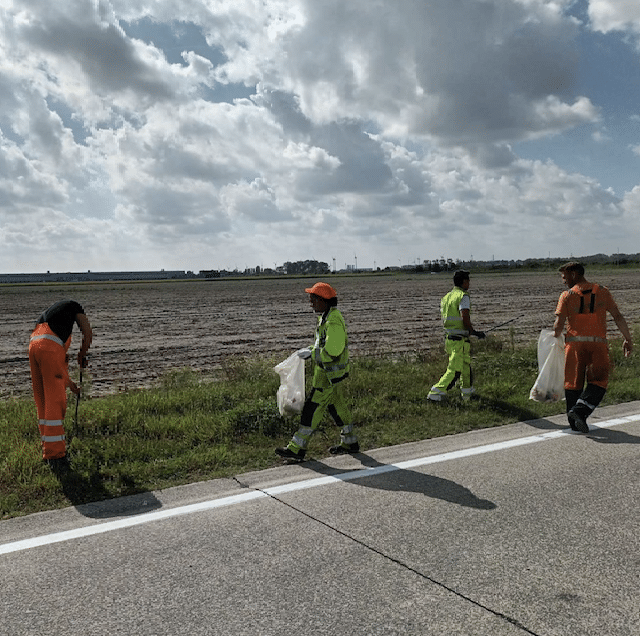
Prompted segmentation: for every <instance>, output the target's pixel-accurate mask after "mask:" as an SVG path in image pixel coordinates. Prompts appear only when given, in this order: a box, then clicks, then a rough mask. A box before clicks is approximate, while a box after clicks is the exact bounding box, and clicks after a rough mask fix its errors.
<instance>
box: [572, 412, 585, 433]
mask: <svg viewBox="0 0 640 636" xmlns="http://www.w3.org/2000/svg"><path fill="white" fill-rule="evenodd" d="M567 419H568V420H569V426H571V428H572V429H573V430H574V431H579V432H580V433H588V432H589V426H588V425H587V420H586V419H585V418H584V417H582V415H580V413H577V412H576V411H575V410H574V409H571V410H570V411H569V412H568V413H567Z"/></svg>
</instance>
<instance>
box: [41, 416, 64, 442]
mask: <svg viewBox="0 0 640 636" xmlns="http://www.w3.org/2000/svg"><path fill="white" fill-rule="evenodd" d="M39 424H40V426H62V420H39ZM40 438H41V439H42V441H43V442H64V441H65V439H66V436H65V435H64V434H62V435H41V436H40Z"/></svg>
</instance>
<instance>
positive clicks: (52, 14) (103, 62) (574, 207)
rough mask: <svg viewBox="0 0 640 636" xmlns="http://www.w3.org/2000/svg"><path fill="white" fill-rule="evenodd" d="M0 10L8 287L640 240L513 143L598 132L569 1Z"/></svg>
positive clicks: (175, 3) (0, 187)
mask: <svg viewBox="0 0 640 636" xmlns="http://www.w3.org/2000/svg"><path fill="white" fill-rule="evenodd" d="M0 3H2V6H3V7H4V9H3V12H2V13H0V19H1V20H2V23H3V25H2V26H3V27H4V33H5V34H6V37H5V38H4V39H3V40H2V41H1V42H0V135H1V136H0V218H1V219H2V221H3V224H2V230H1V234H0V245H1V246H2V250H0V271H15V269H16V267H17V268H18V269H36V270H37V269H51V270H54V269H63V270H68V269H74V265H73V264H74V263H76V264H77V266H76V267H75V269H94V270H95V269H124V268H135V264H136V263H139V265H138V268H144V269H149V268H160V267H165V268H167V269H196V270H197V269H199V268H210V267H225V266H231V265H232V263H231V261H232V260H234V259H237V260H238V262H240V263H243V262H245V261H248V262H249V263H250V264H252V265H255V264H257V262H256V261H262V262H264V263H267V264H271V263H272V262H274V260H279V261H281V262H283V261H285V260H296V259H298V258H309V257H317V258H320V259H321V260H327V261H328V260H329V259H330V258H331V257H332V256H338V255H339V254H341V253H342V254H343V255H346V256H344V257H341V258H347V257H348V258H350V257H351V255H352V254H353V252H354V250H356V249H357V250H358V251H360V253H361V256H360V259H361V260H359V264H360V265H362V266H364V263H365V260H364V259H365V258H368V259H369V261H371V262H372V261H373V260H376V261H377V262H378V264H379V265H384V264H385V260H386V263H388V264H395V263H396V261H397V260H398V258H399V256H398V254H402V255H404V254H414V253H415V254H416V255H418V254H421V255H422V256H423V257H424V258H427V257H429V252H430V253H431V255H432V256H433V255H434V254H436V253H437V255H438V256H439V253H447V254H450V255H451V256H458V257H466V256H467V253H468V252H473V253H474V256H475V257H477V258H480V257H481V254H482V253H483V252H484V254H485V257H489V256H490V255H491V254H494V253H495V254H496V255H497V254H500V252H501V250H502V251H503V253H504V255H505V256H507V255H508V256H513V257H516V256H534V255H536V254H538V255H540V254H542V255H545V254H547V252H548V251H554V252H557V253H566V252H567V251H573V252H574V253H576V254H577V253H582V252H584V251H589V250H590V249H591V248H592V247H593V248H594V249H595V248H597V249H595V251H603V250H602V248H601V245H599V240H600V238H601V237H602V236H603V232H604V233H605V234H607V233H608V234H609V235H611V236H614V237H615V241H616V243H620V244H621V245H622V244H623V243H621V242H620V241H619V239H618V235H619V233H620V230H619V229H618V227H619V226H618V224H626V227H631V228H637V224H638V222H637V221H635V220H634V217H633V215H632V211H631V207H630V203H629V202H630V201H634V200H635V199H634V196H635V195H633V194H632V193H630V194H629V195H628V196H627V197H625V198H624V199H623V200H619V199H616V198H615V197H614V196H613V195H612V194H610V193H609V192H607V191H606V190H604V189H603V188H601V187H600V186H599V185H598V183H597V182H596V181H595V180H594V179H589V178H587V177H585V176H583V175H580V174H571V173H569V172H567V171H565V170H563V169H562V168H561V167H560V166H559V165H558V164H557V163H556V162H554V161H553V160H549V161H547V162H540V161H524V160H522V159H520V158H519V157H518V156H517V153H516V152H514V150H513V148H514V145H515V143H516V142H518V141H522V140H529V139H545V138H548V137H551V136H554V135H561V134H563V133H564V132H566V131H567V130H571V129H572V128H575V127H577V126H583V127H584V128H585V129H586V128H587V126H588V125H590V124H593V123H600V122H601V120H602V119H603V117H602V114H601V112H600V111H599V109H598V108H597V107H596V106H595V103H594V101H592V99H591V97H590V95H588V94H585V95H583V94H581V93H580V91H579V90H578V88H577V85H576V81H575V78H576V73H577V69H578V59H579V55H580V51H579V41H578V40H579V38H578V35H579V32H580V31H579V29H580V25H579V24H578V22H577V21H576V20H575V19H573V18H571V17H569V16H567V15H565V14H564V13H563V9H564V8H566V6H569V4H570V3H553V2H545V1H543V0H521V1H516V0H450V1H449V2H439V1H438V2H436V1H431V0H394V1H393V2H392V1H391V0H380V1H379V2H373V3H372V2H371V1H370V0H349V2H347V3H345V2H344V1H339V0H323V1H322V2H317V0H267V1H264V2H258V1H257V0H219V1H218V2H216V3H204V2H198V1H197V0H196V1H192V2H184V1H183V0H157V1H154V2H151V0H128V1H127V2H124V1H123V0H113V1H112V2H111V3H109V2H107V1H106V0H96V1H93V0H60V1H59V2H55V3H51V2H45V1H44V0H29V1H28V2H27V1H26V0H14V2H13V3H12V4H10V5H9V4H8V3H6V2H2V0H0ZM592 4H593V3H592ZM175 16H180V20H181V22H180V23H176V22H174V18H175ZM592 19H593V18H592ZM602 24H604V22H603V23H602ZM159 25H162V28H163V34H164V36H163V37H164V39H161V38H159V37H157V36H158V34H159V31H158V30H156V31H154V29H159V28H160V27H159ZM185 25H187V26H188V29H186V26H185ZM134 27H135V28H134ZM181 29H183V30H185V31H188V32H190V33H197V34H200V36H201V39H202V41H205V40H206V43H207V44H208V46H209V47H211V48H210V49H209V50H208V51H207V50H206V46H205V45H203V44H201V43H200V44H198V46H197V47H196V46H195V45H194V46H191V47H190V43H189V42H188V41H186V40H185V39H184V37H182V36H181V33H180V31H181ZM128 33H135V34H138V37H133V36H131V35H128ZM143 36H144V37H143ZM172 38H173V39H172ZM174 42H175V46H176V47H177V48H176V49H175V50H171V52H170V53H171V55H169V47H170V46H171V45H172V43H174ZM163 47H164V48H163ZM196 49H197V50H196ZM169 59H171V60H173V62H169V61H168V60H169ZM176 60H177V61H176ZM221 86H222V87H223V88H224V89H225V90H226V91H227V92H224V93H223V91H222V90H221ZM240 86H244V87H247V89H245V90H244V91H240V90H239V87H240ZM234 87H235V89H234ZM249 87H250V91H251V92H252V91H254V90H255V94H253V95H252V96H251V98H250V99H248V98H247V97H246V95H247V94H248V93H249ZM234 90H237V91H238V92H237V95H240V97H237V95H236V98H235V99H234V98H233V97H234V92H233V91H234ZM222 94H224V95H228V96H229V98H228V99H227V100H226V101H225V100H224V99H222V98H221V97H220V95H222ZM211 100H215V101H216V103H214V101H211ZM595 134H597V133H595ZM586 136H590V135H586ZM632 141H633V140H627V145H629V144H631V145H632V148H633V149H634V152H637V147H640V146H635V145H634V144H633V143H632ZM639 143H640V140H639ZM33 218H38V219H43V221H42V222H41V223H40V224H39V225H38V228H37V230H35V231H33V230H32V226H31V225H30V224H31V222H32V220H33ZM577 220H579V221H580V225H581V227H584V228H590V229H593V233H592V234H589V235H588V236H587V238H584V237H575V232H573V231H572V228H573V227H574V226H575V223H576V221H577ZM603 228H604V229H603ZM523 236H524V237H526V240H523V239H522V237H523ZM623 236H624V235H623ZM628 240H630V239H628ZM572 242H574V243H572ZM330 252H331V253H330ZM454 252H455V253H454ZM27 253H28V254H29V256H28V258H25V254H27ZM51 254H54V255H55V259H54V260H55V262H54V263H51V256H50V255H51ZM78 255H80V256H78ZM74 259H75V260H74ZM16 263H18V265H16ZM125 265H126V267H125Z"/></svg>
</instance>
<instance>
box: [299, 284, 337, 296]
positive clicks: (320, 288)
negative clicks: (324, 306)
mask: <svg viewBox="0 0 640 636" xmlns="http://www.w3.org/2000/svg"><path fill="white" fill-rule="evenodd" d="M304 291H306V292H307V294H313V295H314V296H320V298H324V299H325V300H329V299H330V298H335V297H336V296H337V295H338V294H337V292H336V290H335V289H334V288H333V287H331V285H329V283H316V284H315V285H314V286H313V287H310V288H309V289H305V290H304Z"/></svg>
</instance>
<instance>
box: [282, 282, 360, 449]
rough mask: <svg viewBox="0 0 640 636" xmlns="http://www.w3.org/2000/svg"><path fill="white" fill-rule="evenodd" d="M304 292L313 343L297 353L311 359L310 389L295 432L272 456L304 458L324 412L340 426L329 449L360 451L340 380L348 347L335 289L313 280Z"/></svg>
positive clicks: (346, 372)
mask: <svg viewBox="0 0 640 636" xmlns="http://www.w3.org/2000/svg"><path fill="white" fill-rule="evenodd" d="M305 291H306V292H307V293H308V294H309V302H310V303H311V307H312V308H313V310H314V311H315V312H316V313H317V314H318V326H317V327H316V334H315V335H316V339H315V343H314V344H313V346H312V347H311V348H309V349H300V351H298V355H299V356H300V357H301V358H305V359H307V358H311V359H312V360H313V363H314V371H313V380H312V389H311V393H310V394H309V396H308V397H307V398H306V400H305V403H304V407H303V409H302V415H301V418H300V428H299V429H298V432H297V433H296V434H295V435H294V436H293V438H292V440H291V441H290V442H289V444H288V445H287V446H286V447H284V448H276V455H279V456H280V457H282V458H284V459H290V460H294V461H302V460H303V459H304V456H305V454H306V452H307V446H308V444H309V439H310V438H311V436H312V435H313V433H315V431H316V430H317V429H318V426H320V424H321V422H322V420H323V418H324V416H325V414H326V413H327V411H328V412H329V415H331V417H332V418H333V421H334V422H335V423H336V425H337V426H338V427H339V428H340V444H338V445H337V446H332V447H331V448H330V449H329V452H330V453H331V454H332V455H343V454H347V453H357V452H359V450H360V446H359V444H358V439H357V437H356V436H355V434H354V432H353V424H352V422H351V411H350V410H349V407H348V405H347V403H346V400H345V397H344V392H343V389H344V384H343V383H344V380H345V379H346V378H347V376H348V375H349V348H348V338H347V328H346V325H345V322H344V318H343V317H342V314H341V313H340V312H339V311H338V309H337V304H338V297H337V294H336V290H335V289H334V288H333V287H331V285H329V284H327V283H316V284H315V285H314V286H313V287H311V288H309V289H305Z"/></svg>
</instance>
